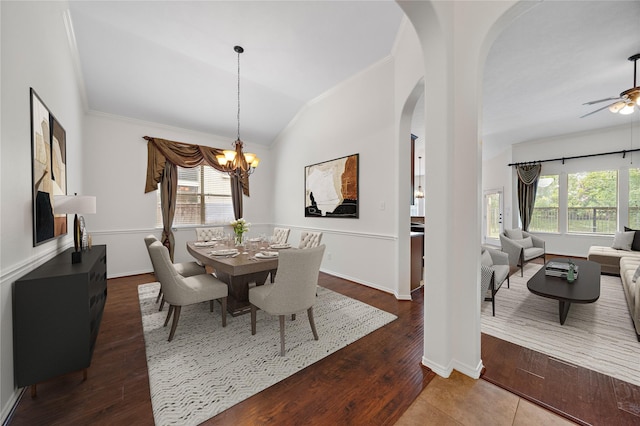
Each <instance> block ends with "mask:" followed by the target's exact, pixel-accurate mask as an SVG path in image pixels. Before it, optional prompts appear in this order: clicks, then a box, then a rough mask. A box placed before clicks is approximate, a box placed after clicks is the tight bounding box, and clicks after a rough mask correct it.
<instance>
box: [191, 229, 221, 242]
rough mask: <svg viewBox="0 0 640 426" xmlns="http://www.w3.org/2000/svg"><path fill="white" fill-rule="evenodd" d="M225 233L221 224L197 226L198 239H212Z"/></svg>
mask: <svg viewBox="0 0 640 426" xmlns="http://www.w3.org/2000/svg"><path fill="white" fill-rule="evenodd" d="M222 234H224V228H222V227H221V226H217V227H209V228H196V241H211V240H212V239H214V238H217V237H220V236H222Z"/></svg>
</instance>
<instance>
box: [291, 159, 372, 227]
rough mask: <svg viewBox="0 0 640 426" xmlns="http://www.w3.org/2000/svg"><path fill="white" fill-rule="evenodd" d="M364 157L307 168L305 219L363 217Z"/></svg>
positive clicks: (338, 160)
mask: <svg viewBox="0 0 640 426" xmlns="http://www.w3.org/2000/svg"><path fill="white" fill-rule="evenodd" d="M359 168H360V154H352V155H348V156H345V157H340V158H336V159H334V160H328V161H324V162H321V163H316V164H311V165H309V166H305V168H304V188H305V196H304V199H305V206H304V215H305V217H337V218H351V219H358V218H359V214H360V211H359V200H358V194H359V187H360V182H359Z"/></svg>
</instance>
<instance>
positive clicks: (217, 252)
mask: <svg viewBox="0 0 640 426" xmlns="http://www.w3.org/2000/svg"><path fill="white" fill-rule="evenodd" d="M236 253H238V249H220V250H212V251H210V252H209V254H211V255H213V256H229V255H230V254H236Z"/></svg>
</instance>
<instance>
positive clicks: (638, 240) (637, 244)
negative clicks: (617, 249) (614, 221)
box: [624, 226, 640, 251]
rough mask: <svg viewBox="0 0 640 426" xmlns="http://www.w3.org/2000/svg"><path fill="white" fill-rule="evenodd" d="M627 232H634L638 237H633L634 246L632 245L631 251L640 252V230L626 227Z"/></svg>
mask: <svg viewBox="0 0 640 426" xmlns="http://www.w3.org/2000/svg"><path fill="white" fill-rule="evenodd" d="M624 230H625V231H634V232H635V233H636V235H635V236H634V237H633V244H631V250H635V251H640V230H637V229H631V228H627V227H626V226H625V227H624Z"/></svg>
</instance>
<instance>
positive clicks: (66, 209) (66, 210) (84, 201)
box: [53, 194, 96, 263]
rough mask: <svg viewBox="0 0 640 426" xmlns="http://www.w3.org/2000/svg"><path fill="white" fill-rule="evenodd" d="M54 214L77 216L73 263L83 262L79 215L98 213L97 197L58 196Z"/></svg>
mask: <svg viewBox="0 0 640 426" xmlns="http://www.w3.org/2000/svg"><path fill="white" fill-rule="evenodd" d="M53 212H54V213H55V214H75V218H74V219H73V245H74V247H75V251H74V252H73V253H71V263H80V262H82V247H81V245H82V235H81V232H82V230H81V229H80V221H79V220H78V214H90V213H95V212H96V197H94V196H90V195H77V194H76V195H72V196H70V195H56V196H55V197H54V207H53Z"/></svg>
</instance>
